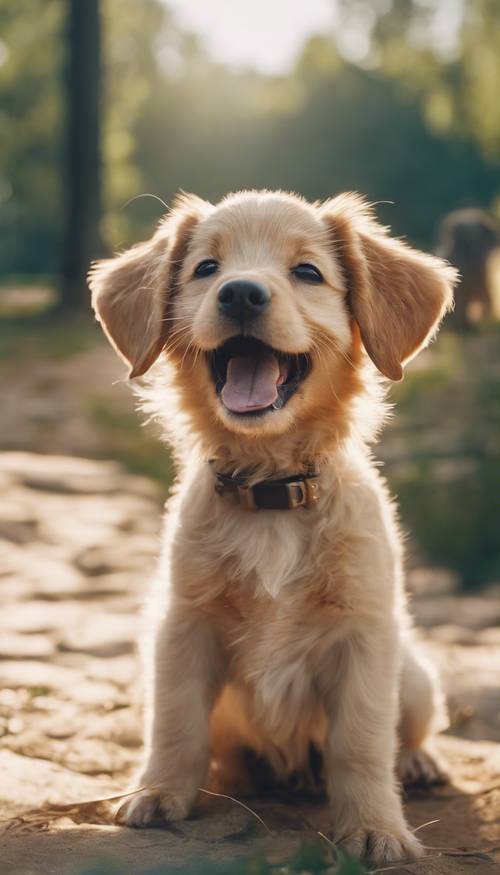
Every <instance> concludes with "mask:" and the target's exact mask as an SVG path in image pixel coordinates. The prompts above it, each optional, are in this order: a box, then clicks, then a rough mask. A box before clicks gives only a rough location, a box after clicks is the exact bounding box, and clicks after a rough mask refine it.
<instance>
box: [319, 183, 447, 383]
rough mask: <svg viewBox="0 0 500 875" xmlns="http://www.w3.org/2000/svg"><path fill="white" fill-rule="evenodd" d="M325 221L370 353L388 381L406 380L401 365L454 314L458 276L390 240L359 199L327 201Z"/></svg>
mask: <svg viewBox="0 0 500 875" xmlns="http://www.w3.org/2000/svg"><path fill="white" fill-rule="evenodd" d="M322 215H323V217H324V220H325V221H326V222H327V224H328V226H329V228H330V231H331V234H332V238H333V242H334V250H335V255H336V257H337V258H338V260H339V262H340V264H341V267H342V269H343V273H344V278H345V282H346V286H347V295H348V302H349V306H350V309H351V312H352V315H353V317H354V319H355V320H356V322H357V323H358V326H359V329H360V333H361V339H362V341H363V344H364V346H365V349H366V351H367V353H368V355H369V356H370V358H371V359H372V361H373V362H374V364H375V365H376V366H377V368H378V369H379V371H380V372H381V373H382V374H384V376H386V377H389V379H391V380H401V379H402V376H403V368H402V365H403V364H404V363H405V362H406V361H408V360H409V359H411V358H412V357H413V356H414V355H416V353H417V352H418V351H419V350H420V349H422V347H423V346H425V344H426V343H427V342H428V341H429V339H430V337H431V336H432V334H433V332H434V331H435V330H436V329H437V327H438V325H439V322H440V321H441V319H442V317H443V316H444V314H445V313H446V311H447V310H449V309H450V308H451V306H452V303H453V285H454V283H455V282H456V279H457V272H456V271H455V270H454V268H452V267H450V265H448V264H447V263H446V262H444V261H441V259H439V258H435V257H434V256H432V255H424V253H423V252H418V251H417V250H416V249H412V248H411V247H410V246H407V245H406V243H403V242H402V241H401V240H396V239H394V238H390V237H389V236H388V232H387V229H386V228H383V227H382V226H381V225H379V224H378V222H377V221H376V219H375V218H374V216H373V213H372V210H371V207H370V206H369V205H368V204H367V203H366V202H365V201H364V200H363V198H361V197H360V196H359V195H356V194H345V195H340V196H339V197H336V198H334V199H333V200H331V201H328V202H327V203H325V204H324V205H323V207H322Z"/></svg>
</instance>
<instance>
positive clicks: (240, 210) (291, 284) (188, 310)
mask: <svg viewBox="0 0 500 875" xmlns="http://www.w3.org/2000/svg"><path fill="white" fill-rule="evenodd" d="M345 297H346V296H345V291H344V287H343V279H342V274H341V270H340V267H339V265H338V263H337V261H336V259H335V258H334V256H333V254H332V245H331V240H330V236H329V231H328V227H327V226H326V225H325V224H324V223H323V221H322V220H321V217H320V215H319V214H318V213H317V211H316V210H315V209H314V208H313V207H310V206H309V205H307V204H305V203H302V202H300V201H299V200H298V199H297V200H292V199H291V198H288V197H284V196H279V195H258V194H251V195H247V196H245V197H243V198H242V197H237V198H234V199H230V200H228V201H227V202H226V203H224V204H223V205H221V206H220V207H218V208H216V209H215V210H214V211H213V212H212V213H211V214H210V215H208V216H207V217H206V218H205V220H204V221H201V222H199V223H198V225H197V226H196V227H195V228H194V229H193V232H192V235H191V239H190V243H189V247H188V250H187V253H186V256H185V258H184V262H183V265H182V269H181V271H180V274H179V287H178V293H177V294H176V295H175V296H174V299H173V301H172V307H171V315H172V319H173V322H172V325H173V326H174V329H173V330H174V332H176V334H175V335H173V336H172V341H171V353H172V354H173V355H174V357H175V359H176V361H178V362H179V366H182V358H183V357H185V358H184V364H186V361H187V360H188V359H189V360H190V362H191V360H192V356H191V351H192V352H193V353H194V357H195V362H194V363H193V364H190V367H191V371H192V377H191V378H192V379H193V380H194V381H195V382H196V383H197V385H198V386H199V392H200V403H203V404H209V405H210V407H211V409H212V412H213V413H214V415H215V416H216V417H217V418H218V419H219V420H220V421H221V422H222V423H223V424H224V426H225V427H226V428H228V429H230V430H232V431H237V432H244V433H259V434H261V433H275V434H276V433H279V432H282V431H284V430H286V429H287V428H289V427H290V425H291V424H292V423H293V422H294V420H295V419H296V418H298V417H303V416H304V415H306V412H307V410H308V409H310V408H312V407H313V406H315V405H316V404H317V403H318V401H319V400H320V399H324V397H325V396H328V397H329V399H330V403H333V402H334V397H333V395H332V392H334V391H335V382H336V368H337V367H338V365H339V363H340V362H341V361H342V356H343V355H344V356H346V355H348V354H349V350H350V347H351V344H352V336H351V327H350V322H351V317H350V314H349V311H348V309H347V306H346V301H345Z"/></svg>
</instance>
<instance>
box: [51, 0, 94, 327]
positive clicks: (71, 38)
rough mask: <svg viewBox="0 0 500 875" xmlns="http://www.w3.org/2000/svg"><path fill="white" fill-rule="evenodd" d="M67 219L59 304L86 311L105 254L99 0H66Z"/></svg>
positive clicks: (62, 306)
mask: <svg viewBox="0 0 500 875" xmlns="http://www.w3.org/2000/svg"><path fill="white" fill-rule="evenodd" d="M67 10H68V12H67V33H66V52H67V56H66V57H67V60H66V76H65V86H66V142H65V171H66V172H65V180H64V197H65V217H64V222H65V226H64V232H63V247H64V249H63V255H62V269H61V293H62V294H61V301H60V308H61V309H63V310H66V311H77V310H82V309H88V306H89V294H88V289H87V284H86V280H85V277H86V274H87V272H88V269H89V266H90V262H91V261H92V259H94V258H96V257H97V256H98V255H100V253H101V237H100V231H99V223H100V218H101V149H100V128H101V125H100V108H101V27H100V15H99V0H67Z"/></svg>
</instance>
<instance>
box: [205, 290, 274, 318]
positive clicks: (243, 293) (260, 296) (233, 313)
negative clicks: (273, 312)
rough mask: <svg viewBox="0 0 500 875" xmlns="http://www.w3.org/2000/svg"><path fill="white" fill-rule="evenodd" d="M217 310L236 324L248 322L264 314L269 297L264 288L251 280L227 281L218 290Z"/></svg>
mask: <svg viewBox="0 0 500 875" xmlns="http://www.w3.org/2000/svg"><path fill="white" fill-rule="evenodd" d="M218 299H219V310H220V312H221V313H223V314H224V316H229V317H230V318H231V319H235V320H236V321H237V322H241V323H243V322H245V321H247V322H248V321H250V320H251V319H255V317H256V316H260V314H261V313H263V312H264V310H265V309H266V307H267V305H268V304H269V301H270V300H271V296H270V294H269V292H268V291H267V289H265V288H264V286H261V284H260V283H255V282H252V281H251V280H228V282H227V283H224V285H222V286H221V287H220V289H219V294H218Z"/></svg>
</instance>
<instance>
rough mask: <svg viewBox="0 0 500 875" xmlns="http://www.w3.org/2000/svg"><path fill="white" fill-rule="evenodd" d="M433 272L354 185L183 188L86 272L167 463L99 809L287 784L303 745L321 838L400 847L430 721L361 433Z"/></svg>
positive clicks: (388, 507)
mask: <svg viewBox="0 0 500 875" xmlns="http://www.w3.org/2000/svg"><path fill="white" fill-rule="evenodd" d="M454 280H455V273H454V271H453V269H451V268H450V267H449V266H448V265H447V264H445V263H444V262H443V261H440V260H439V259H437V258H434V257H431V256H428V255H424V254H422V253H420V252H417V251H415V250H414V249H411V248H410V247H409V246H407V245H405V244H404V243H402V242H401V241H399V240H394V239H391V238H390V237H389V236H388V234H387V231H386V229H384V228H382V227H381V226H380V225H379V224H377V222H376V220H375V218H374V216H373V214H372V211H371V209H370V207H369V206H368V205H367V204H366V203H365V202H364V200H363V199H362V198H360V197H359V196H358V195H355V194H344V195H341V196H339V197H336V198H334V199H333V200H329V201H327V202H326V203H321V204H319V203H316V204H309V203H307V202H306V201H304V200H302V199H301V198H299V197H296V196H294V195H290V194H285V193H282V192H276V193H274V192H268V191H263V192H254V191H250V192H242V193H239V194H234V195H231V196H229V197H227V198H225V199H224V200H223V201H221V202H220V203H219V204H218V205H217V206H213V205H212V204H210V203H207V202H205V201H203V200H200V199H199V198H197V197H194V196H191V195H188V196H185V195H183V196H182V197H180V198H179V199H178V200H177V201H176V203H175V205H174V208H173V209H172V212H171V214H170V215H169V216H168V217H167V218H166V219H165V220H164V221H162V222H161V224H160V226H159V228H158V230H157V231H156V233H155V234H154V236H153V237H152V239H151V240H149V241H148V242H146V243H141V244H139V245H137V246H135V247H133V248H132V249H131V250H129V251H128V252H125V253H123V254H121V255H119V256H118V257H117V258H115V259H111V260H107V261H103V262H100V263H98V264H97V265H95V266H94V267H93V269H92V271H91V275H90V285H91V288H92V291H93V306H94V309H95V312H96V314H97V318H98V319H99V320H100V322H101V323H102V326H103V328H104V331H105V332H106V334H107V336H108V338H109V339H110V341H111V343H112V344H113V345H114V347H115V348H116V350H117V351H118V353H119V354H120V355H121V356H122V358H124V359H125V361H126V362H127V363H128V364H129V366H130V377H132V378H133V377H140V376H142V375H143V374H145V373H146V371H148V370H149V369H150V368H151V366H152V365H153V363H154V362H156V361H157V360H158V363H157V365H156V367H155V369H154V370H155V376H154V378H153V380H152V382H151V384H150V388H149V390H148V398H149V400H148V402H147V404H148V406H149V409H150V410H153V411H155V412H156V413H157V415H158V416H159V417H160V418H161V420H162V421H163V423H164V425H165V429H166V431H167V434H168V437H169V439H170V441H171V443H172V445H173V448H174V451H175V454H176V457H177V462H178V470H179V479H178V482H177V486H176V490H175V492H174V494H173V496H172V497H171V499H170V501H169V509H168V514H167V519H166V527H165V537H164V544H163V556H162V559H161V563H160V568H159V573H158V580H157V585H156V590H155V597H154V602H153V604H154V610H153V611H152V612H151V621H150V625H151V632H150V635H151V636H153V630H154V647H153V648H152V653H151V660H150V674H151V677H150V684H149V690H148V699H149V702H148V706H147V727H146V754H145V762H144V767H143V770H142V773H141V775H140V778H139V780H140V785H141V786H145V787H146V789H144V790H143V791H142V792H141V793H140V794H138V795H136V796H134V797H132V798H131V799H130V800H129V801H127V802H126V803H125V804H124V805H123V806H122V808H121V809H120V812H119V820H120V821H121V822H123V823H125V824H129V825H131V826H147V825H148V824H150V823H151V822H152V821H153V820H154V819H155V818H157V817H158V816H159V815H160V816H162V817H163V818H165V819H166V820H167V821H173V820H178V819H179V818H184V817H186V816H187V815H188V814H189V812H190V810H191V809H192V807H193V805H194V803H195V801H196V799H197V795H198V791H199V788H200V787H203V786H204V784H205V782H206V781H207V780H209V778H208V773H209V768H210V769H211V780H212V786H215V787H216V788H218V789H220V790H222V789H223V790H225V791H226V792H232V793H244V792H251V791H252V775H255V773H256V772H258V771H259V770H258V769H256V768H255V767H254V766H255V763H257V762H259V763H262V762H264V761H265V763H266V764H267V768H268V772H269V773H270V774H272V776H273V780H274V781H275V782H276V784H277V785H280V786H285V785H286V784H287V782H288V781H289V779H290V777H291V776H293V779H294V781H295V782H296V783H297V776H301V780H302V779H303V782H305V784H306V785H307V784H308V783H309V785H310V784H311V772H312V771H314V769H313V770H311V762H312V760H315V761H316V765H317V761H318V753H320V754H321V760H322V763H323V766H322V768H323V773H324V781H325V785H326V791H327V795H328V800H329V802H328V804H329V811H330V812H331V827H332V832H333V837H334V839H335V841H336V842H338V843H339V845H341V846H343V847H345V848H346V849H347V850H348V851H349V852H351V853H354V854H356V855H358V856H360V857H366V858H369V859H370V860H371V861H372V862H373V863H374V864H376V865H380V864H384V863H386V862H390V861H393V860H397V859H400V858H407V857H410V858H412V857H417V856H418V855H419V854H420V853H421V845H420V843H419V842H418V840H417V838H416V837H415V835H414V834H413V833H412V832H411V831H410V830H409V828H408V826H407V824H406V822H405V818H404V814H403V810H402V803H401V797H400V791H399V786H398V777H399V778H400V779H401V780H405V779H409V780H416V781H432V780H434V779H437V778H438V777H439V767H438V766H437V764H436V763H435V762H434V760H433V759H432V756H431V755H430V754H429V753H428V750H426V746H427V747H428V739H429V736H430V735H431V734H432V733H433V732H434V731H435V730H436V729H438V728H440V727H441V726H442V725H443V720H444V711H443V707H442V704H441V698H440V694H439V690H438V687H437V685H436V683H435V681H434V678H433V675H432V672H431V671H430V670H429V668H428V666H427V665H426V664H425V662H424V661H423V659H422V657H421V655H419V653H418V651H417V649H416V646H415V644H414V642H413V640H412V633H411V625H410V623H409V620H408V616H407V612H406V607H405V596H404V590H403V584H402V573H401V540H400V536H399V532H398V526H397V522H396V519H395V512H394V507H393V505H392V503H391V501H390V499H389V497H388V494H387V490H386V486H385V483H384V481H383V479H382V478H381V476H380V474H379V473H378V470H377V468H376V467H375V465H374V463H373V462H372V459H371V456H370V452H369V450H368V444H369V442H370V441H372V440H373V439H374V436H375V435H376V431H377V428H378V427H379V425H380V423H381V420H382V419H383V416H384V406H383V403H382V399H381V388H380V383H381V380H380V374H381V375H383V376H384V377H386V378H388V379H389V380H400V379H401V378H402V374H403V364H404V363H405V362H407V361H408V360H409V359H410V358H412V357H413V356H414V355H415V354H416V353H417V352H418V351H419V350H420V349H421V348H422V347H423V346H425V345H426V343H427V342H428V340H429V338H430V337H431V336H432V334H433V333H434V331H435V330H436V327H437V325H438V324H439V322H440V320H441V318H442V316H443V314H444V313H445V312H446V310H447V309H449V308H450V306H451V303H452V286H453V283H454ZM377 371H378V374H379V376H378V377H377ZM398 752H399V753H398ZM398 757H399V759H398ZM210 764H211V766H210ZM249 765H250V768H249ZM316 771H317V769H316ZM253 789H255V787H253Z"/></svg>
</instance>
